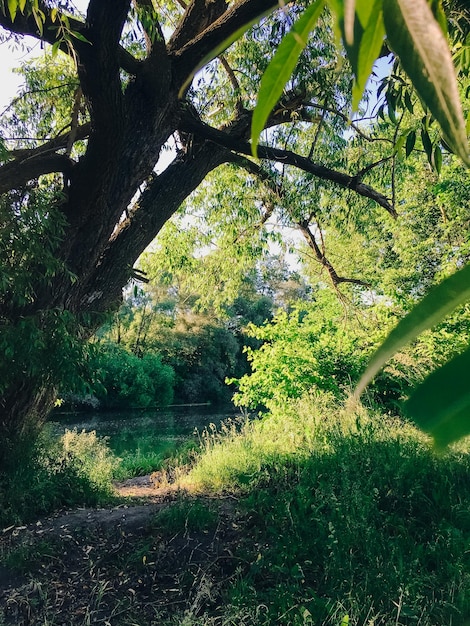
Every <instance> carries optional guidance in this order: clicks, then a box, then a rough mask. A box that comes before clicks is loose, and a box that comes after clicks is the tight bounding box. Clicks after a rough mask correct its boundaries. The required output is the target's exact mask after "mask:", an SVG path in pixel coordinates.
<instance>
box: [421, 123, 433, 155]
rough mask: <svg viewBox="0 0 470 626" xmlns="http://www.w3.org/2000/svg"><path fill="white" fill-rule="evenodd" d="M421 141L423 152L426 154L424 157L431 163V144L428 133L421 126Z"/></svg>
mask: <svg viewBox="0 0 470 626" xmlns="http://www.w3.org/2000/svg"><path fill="white" fill-rule="evenodd" d="M421 141H422V142H423V148H424V151H425V152H426V155H427V157H428V161H429V163H431V158H432V142H431V138H430V137H429V133H428V131H427V130H426V128H425V127H424V126H423V128H421Z"/></svg>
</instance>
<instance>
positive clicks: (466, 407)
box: [404, 349, 470, 448]
mask: <svg viewBox="0 0 470 626" xmlns="http://www.w3.org/2000/svg"><path fill="white" fill-rule="evenodd" d="M404 408H405V411H406V413H407V414H408V415H409V416H410V417H411V418H412V419H413V420H414V422H416V424H417V425H418V426H419V427H420V428H421V429H422V430H424V431H425V432H427V433H429V434H430V435H431V436H432V437H433V438H434V441H435V443H436V446H438V447H439V448H443V447H445V446H447V445H449V444H450V443H452V442H453V441H457V440H458V439H460V438H462V437H465V436H466V435H470V349H468V350H466V351H465V352H464V353H463V354H460V355H459V356H457V357H455V358H454V359H452V360H451V361H449V362H448V363H446V364H445V365H444V366H443V367H441V368H440V369H438V370H437V371H435V372H433V373H432V374H431V375H430V376H428V378H426V380H425V381H424V382H423V383H422V384H421V385H420V386H419V387H418V388H417V389H416V390H415V391H414V393H413V395H412V396H411V398H410V399H409V400H408V401H407V402H406V403H405V407H404Z"/></svg>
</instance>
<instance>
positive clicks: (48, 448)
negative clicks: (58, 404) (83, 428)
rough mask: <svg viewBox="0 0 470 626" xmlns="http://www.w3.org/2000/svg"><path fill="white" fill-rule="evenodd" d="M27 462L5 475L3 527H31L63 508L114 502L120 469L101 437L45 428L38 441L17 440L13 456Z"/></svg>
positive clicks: (1, 480)
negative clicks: (27, 524)
mask: <svg viewBox="0 0 470 626" xmlns="http://www.w3.org/2000/svg"><path fill="white" fill-rule="evenodd" d="M9 454H10V455H11V456H12V457H16V458H21V463H17V462H16V463H11V464H10V467H8V466H7V465H5V468H6V469H5V471H4V472H3V473H1V474H0V525H2V526H7V525H10V524H13V523H19V522H28V521H30V520H33V519H35V518H37V517H39V516H42V515H47V514H49V513H52V512H53V511H55V510H57V509H60V508H64V507H67V508H72V507H76V506H96V505H97V504H99V503H105V502H107V501H109V500H110V498H111V497H112V494H113V487H112V484H111V479H112V475H113V472H114V471H115V468H116V467H117V464H118V459H116V458H115V457H114V456H113V454H112V453H111V451H110V450H109V448H108V447H107V444H106V442H105V441H103V440H101V439H98V438H97V436H96V433H94V432H91V433H85V432H82V433H78V432H76V431H67V432H66V433H65V434H64V435H63V437H60V438H58V437H56V436H54V435H52V434H51V432H50V431H49V430H48V429H45V430H44V431H43V432H42V433H41V435H40V436H39V438H38V439H34V440H33V439H32V438H31V439H23V440H21V441H17V442H16V444H15V446H14V447H13V448H12V449H11V450H10V453H9Z"/></svg>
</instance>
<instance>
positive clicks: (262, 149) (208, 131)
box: [183, 115, 397, 218]
mask: <svg viewBox="0 0 470 626" xmlns="http://www.w3.org/2000/svg"><path fill="white" fill-rule="evenodd" d="M183 126H184V127H185V129H186V130H187V131H188V132H192V133H195V134H197V135H199V136H200V137H205V138H206V139H209V140H210V141H213V142H214V143H217V144H219V145H221V146H225V147H226V148H228V149H230V150H233V151H235V152H238V153H240V154H245V155H251V146H250V144H249V143H248V142H247V141H246V140H244V139H241V138H239V137H237V136H233V134H232V133H231V132H230V129H228V131H220V130H217V129H215V128H212V127H211V126H209V125H207V124H204V123H203V122H200V121H198V120H197V119H196V118H194V116H191V115H186V116H185V117H184V120H183ZM258 156H259V158H261V159H267V160H269V161H278V162H279V163H282V164H283V165H292V166H293V167H297V168H299V169H301V170H303V171H305V172H309V173H310V174H313V175H314V176H316V177H317V178H320V179H322V180H329V181H331V182H332V183H335V184H336V185H338V186H339V187H343V188H344V189H350V190H351V191H354V192H356V193H357V194H359V195H360V196H363V197H364V198H369V199H370V200H373V201H374V202H377V204H379V205H380V206H381V207H383V208H384V209H385V210H386V211H388V213H390V215H391V216H392V217H394V218H396V217H397V213H396V211H395V208H394V207H393V206H392V204H391V203H390V201H389V200H388V198H386V197H385V196H384V195H383V194H381V193H380V192H379V191H377V190H376V189H374V188H373V187H370V186H369V185H366V184H365V183H362V182H361V181H360V180H359V178H358V177H357V176H350V175H349V174H344V173H343V172H338V171H337V170H333V169H331V168H329V167H326V166H324V165H319V164H317V163H314V162H313V161H310V160H309V159H307V158H306V157H303V156H300V155H298V154H295V153H294V152H291V151H290V150H281V149H279V148H272V147H269V146H263V145H260V146H259V147H258Z"/></svg>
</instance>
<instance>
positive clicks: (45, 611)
mask: <svg viewBox="0 0 470 626" xmlns="http://www.w3.org/2000/svg"><path fill="white" fill-rule="evenodd" d="M117 489H118V493H119V495H120V496H121V497H122V502H120V503H119V504H117V505H116V506H114V507H112V508H109V509H79V510H75V511H69V512H65V513H62V514H60V515H56V516H53V517H50V518H47V519H43V520H40V521H37V522H36V523H34V524H30V525H28V526H21V527H10V528H7V529H4V530H3V531H0V533H1V534H0V556H1V561H0V563H1V564H0V607H1V608H0V625H2V626H3V625H7V624H8V625H10V624H15V626H23V625H24V626H26V625H33V624H38V625H39V624H48V625H50V626H52V625H64V626H65V625H85V624H103V625H109V624H110V625H112V626H120V625H125V624H129V625H131V624H134V625H139V624H142V625H144V624H145V625H151V624H162V623H164V622H165V621H166V620H169V619H171V618H172V616H175V615H176V614H179V613H181V614H183V612H186V615H187V614H188V613H189V614H191V615H194V616H196V615H201V614H203V613H204V614H212V615H216V614H217V612H218V607H219V606H221V603H222V599H223V594H224V589H225V588H226V586H227V584H228V583H229V582H230V581H231V580H232V579H233V577H234V576H236V575H237V572H239V570H240V567H243V563H242V562H241V561H240V559H239V558H236V557H235V556H234V551H235V550H236V549H237V547H238V546H239V544H240V543H241V541H242V535H241V529H240V524H239V522H238V518H239V512H238V511H237V501H236V500H235V499H233V498H210V497H207V496H204V497H199V496H198V497H192V496H190V495H189V494H185V493H183V492H181V491H178V490H177V489H176V488H175V487H174V486H165V487H159V486H157V484H156V482H155V480H152V479H150V477H143V478H142V479H133V480H132V481H126V483H125V484H122V483H121V484H119V485H117ZM192 507H197V511H198V513H199V514H201V513H204V511H205V510H206V509H207V511H209V512H210V515H208V516H202V517H207V519H209V522H207V520H206V522H205V523H203V524H201V525H199V524H198V523H197V516H196V517H195V519H196V523H195V522H194V521H193V522H191V523H188V521H189V520H190V516H188V517H187V519H186V522H185V515H186V512H188V511H190V510H191V508H192ZM169 510H171V513H170V514H168V515H167V521H166V522H165V521H162V520H163V518H162V511H169ZM159 514H160V518H159Z"/></svg>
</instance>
